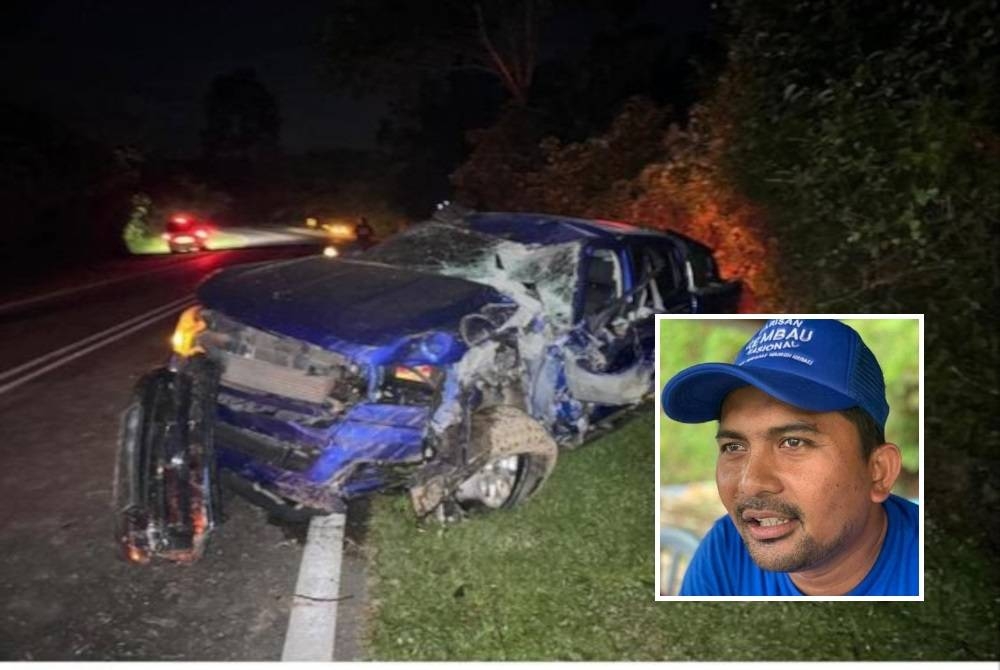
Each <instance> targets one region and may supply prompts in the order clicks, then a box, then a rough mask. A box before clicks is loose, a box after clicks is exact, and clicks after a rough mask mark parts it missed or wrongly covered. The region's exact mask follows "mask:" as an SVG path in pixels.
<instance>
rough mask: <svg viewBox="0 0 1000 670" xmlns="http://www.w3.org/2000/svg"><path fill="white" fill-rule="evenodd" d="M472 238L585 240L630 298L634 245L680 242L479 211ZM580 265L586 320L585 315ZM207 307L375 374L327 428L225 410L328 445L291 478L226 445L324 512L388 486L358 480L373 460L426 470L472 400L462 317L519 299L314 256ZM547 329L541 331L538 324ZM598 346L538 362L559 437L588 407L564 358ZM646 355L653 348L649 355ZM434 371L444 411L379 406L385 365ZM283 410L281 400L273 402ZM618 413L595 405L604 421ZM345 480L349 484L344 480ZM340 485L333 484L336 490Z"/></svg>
mask: <svg viewBox="0 0 1000 670" xmlns="http://www.w3.org/2000/svg"><path fill="white" fill-rule="evenodd" d="M465 224H466V225H467V226H468V227H469V228H470V229H472V230H474V231H477V232H481V233H486V234H489V235H493V236H497V237H500V238H504V239H508V240H512V241H515V242H519V243H522V244H530V245H541V246H547V245H556V244H565V243H567V242H573V241H581V240H582V241H585V242H586V243H587V244H588V246H587V247H585V255H586V256H590V255H592V254H593V249H594V248H605V249H610V250H611V251H613V252H614V253H615V255H616V256H617V258H618V260H619V265H620V267H621V269H622V277H621V278H622V290H623V293H624V294H625V295H628V294H629V293H630V292H632V291H633V289H634V288H635V283H636V281H637V277H636V276H635V274H634V273H633V271H632V259H631V256H630V254H629V252H628V251H627V250H626V247H625V246H624V245H623V244H622V239H623V238H631V239H633V240H635V239H642V238H654V237H655V238H657V239H660V240H663V239H664V238H669V239H672V240H675V241H677V242H678V243H679V244H682V243H683V238H680V237H679V236H668V235H660V234H656V233H650V231H647V230H644V229H640V228H636V227H633V226H627V225H624V224H614V223H606V222H597V221H589V220H583V219H572V218H567V217H554V216H548V215H535V214H472V215H470V216H467V217H466V219H465ZM586 262H587V261H586V260H585V261H584V262H583V263H580V264H579V267H578V273H579V275H580V276H578V277H577V282H576V284H577V293H576V295H575V297H574V301H573V302H574V310H573V312H574V315H575V318H574V321H578V320H579V315H580V314H581V312H582V303H583V288H582V284H583V282H582V275H583V273H584V272H586ZM198 297H199V300H200V301H201V303H202V304H203V305H204V306H205V307H207V308H209V309H215V310H219V311H220V312H222V313H224V314H225V315H226V316H228V317H230V318H232V319H235V320H237V321H239V322H241V323H243V324H246V325H249V326H253V327H256V328H259V329H262V330H266V331H270V332H272V333H278V334H280V335H282V336H287V337H291V338H295V339H299V340H303V341H306V342H309V343H312V344H314V345H317V346H319V347H322V348H324V349H327V350H329V351H333V352H336V353H339V354H341V355H344V356H347V357H348V358H350V359H351V360H353V361H355V362H356V363H357V364H358V365H360V366H363V367H364V368H365V369H366V371H367V375H368V389H367V393H368V398H367V401H363V402H361V403H360V404H357V405H355V406H354V407H352V408H350V409H349V410H348V412H347V414H346V415H344V416H342V417H339V418H338V420H337V422H336V423H334V424H333V425H331V426H328V427H325V428H315V427H310V426H304V425H300V424H299V423H296V422H293V421H286V420H281V419H276V418H274V417H268V416H265V415H262V414H258V413H254V412H237V411H234V410H232V409H230V408H227V407H224V406H223V405H219V410H218V419H219V420H220V421H223V422H225V423H229V424H231V425H234V426H238V427H240V428H244V429H249V430H252V431H255V432H258V433H261V434H263V435H267V436H271V437H274V438H277V439H281V440H287V441H293V442H300V443H303V444H309V445H313V446H315V447H318V448H319V450H320V455H319V457H318V458H317V459H316V461H315V462H314V463H313V465H312V467H310V468H309V469H308V471H306V472H301V473H298V472H288V471H283V470H280V469H278V468H276V467H274V466H271V465H269V464H266V463H259V462H254V461H253V459H251V458H248V457H247V456H246V455H244V454H242V453H239V452H236V451H234V450H232V449H229V448H227V446H226V445H225V444H220V445H219V447H220V449H219V462H220V465H222V467H225V468H229V469H231V470H233V471H235V472H237V473H238V474H240V475H241V476H243V477H245V478H247V479H250V480H251V481H256V482H258V483H260V484H262V485H264V486H265V487H267V488H270V489H272V490H274V491H275V492H277V493H278V494H279V495H283V496H285V497H288V498H291V499H293V500H296V501H299V502H302V503H304V504H308V505H312V506H316V507H319V508H326V509H332V508H333V505H334V504H335V500H336V498H337V497H351V496H353V495H359V494H361V493H365V492H368V491H372V490H375V489H378V488H379V487H380V486H382V485H383V484H384V479H383V478H381V477H380V476H379V474H378V471H377V469H375V470H369V471H365V472H363V473H362V474H361V475H360V476H355V477H353V478H351V477H348V476H347V475H348V474H350V473H352V472H353V473H355V474H357V472H358V470H357V468H358V467H359V466H361V465H362V464H366V463H379V464H393V463H396V464H419V463H420V462H421V460H422V458H423V450H424V445H425V440H426V437H427V435H428V432H429V430H430V428H431V426H432V425H437V426H440V425H443V424H446V423H447V421H448V417H447V416H446V415H447V414H448V413H450V412H455V411H456V410H457V408H458V404H459V403H460V401H461V398H460V395H461V387H460V384H459V380H458V379H457V377H456V375H455V374H454V369H453V368H454V364H455V363H456V362H458V361H459V360H460V359H461V358H462V356H463V355H464V354H465V353H466V351H467V350H468V347H467V346H466V345H465V343H464V342H463V341H462V339H461V337H460V336H459V335H458V330H459V324H460V322H461V320H462V318H463V317H464V316H466V315H468V314H471V313H474V312H476V311H477V310H479V309H481V308H482V307H483V306H485V305H488V304H497V303H506V304H511V305H513V304H514V301H513V300H512V299H511V298H510V297H508V296H505V295H504V294H502V293H501V292H499V291H498V290H496V289H494V288H492V287H490V286H485V285H483V284H478V283H474V282H470V281H465V280H463V279H459V278H454V277H445V276H441V275H436V274H429V273H424V272H419V271H416V270H411V269H407V268H402V267H394V266H388V265H383V264H378V263H369V262H364V261H353V260H341V259H338V260H336V261H335V262H331V259H327V258H323V257H314V258H306V259H299V260H293V261H284V262H279V263H270V264H263V265H255V266H249V267H246V268H236V269H230V270H226V271H223V272H220V273H218V274H216V275H214V276H213V277H212V278H210V279H209V280H208V281H206V282H205V283H204V284H203V285H202V286H201V287H200V288H199V291H198ZM533 325H534V327H535V328H539V327H541V323H540V322H538V321H537V319H536V322H535V323H534V324H533ZM585 340H586V338H585V337H583V336H582V334H581V333H580V332H579V329H577V330H571V331H570V332H569V333H567V334H566V335H564V336H562V338H561V340H560V341H559V342H555V343H549V346H547V347H546V348H545V352H544V354H543V356H542V359H541V360H539V361H536V362H535V363H534V365H533V368H534V371H533V374H532V375H531V377H532V384H533V385H532V387H531V389H530V392H529V409H530V411H531V413H532V414H533V415H534V416H536V417H538V418H545V419H547V420H548V421H547V423H548V425H550V426H551V428H552V429H553V430H554V431H555V432H556V433H563V434H565V433H571V432H572V431H573V430H574V426H575V425H577V423H578V422H579V421H580V420H581V419H582V418H583V417H584V410H585V407H584V404H583V403H581V402H579V401H577V400H575V399H573V398H572V397H570V394H569V392H568V389H567V382H566V375H565V369H564V365H563V359H564V356H565V354H566V351H565V349H566V348H567V347H569V348H572V349H580V348H581V347H583V346H584V345H585ZM643 340H644V341H643V342H642V345H643V349H644V350H643V351H642V352H640V357H641V358H642V359H644V360H651V358H652V341H651V339H649V340H647V339H646V338H643ZM645 349H648V351H646V350H645ZM425 363H426V364H433V365H438V366H441V367H443V368H444V372H445V375H446V377H445V382H444V384H443V386H442V388H441V396H440V398H439V400H438V402H439V404H438V405H437V407H436V409H435V412H434V414H433V416H432V413H431V408H430V407H427V406H408V405H393V404H385V403H380V402H378V399H377V393H378V388H379V384H380V383H381V382H382V375H383V372H382V368H383V366H386V365H391V364H403V365H416V364H425ZM268 402H269V403H272V402H274V403H275V404H276V406H280V404H281V401H280V400H277V399H275V398H269V399H268ZM613 409H614V408H613V407H596V408H594V414H593V418H599V417H601V416H603V415H605V414H607V413H608V412H609V411H611V410H613ZM338 478H340V480H339V481H338ZM335 481H336V482H337V484H336V485H335V486H331V485H332V484H333V483H334V482H335Z"/></svg>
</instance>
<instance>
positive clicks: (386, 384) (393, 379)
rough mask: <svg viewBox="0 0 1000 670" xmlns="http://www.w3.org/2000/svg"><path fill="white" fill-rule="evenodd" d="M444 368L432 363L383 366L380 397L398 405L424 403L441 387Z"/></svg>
mask: <svg viewBox="0 0 1000 670" xmlns="http://www.w3.org/2000/svg"><path fill="white" fill-rule="evenodd" d="M443 379H444V370H442V369H441V368H439V367H437V366H434V365H392V366H389V367H387V368H385V372H384V376H383V383H382V388H381V389H380V393H379V395H380V397H381V399H382V400H385V401H387V402H391V403H398V404H400V405H426V404H429V403H431V402H433V400H434V396H435V394H436V393H437V392H438V389H439V388H440V387H441V382H442V381H443Z"/></svg>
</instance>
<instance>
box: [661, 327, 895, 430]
mask: <svg viewBox="0 0 1000 670" xmlns="http://www.w3.org/2000/svg"><path fill="white" fill-rule="evenodd" d="M743 386H755V387H756V388H758V389H760V390H761V391H763V392H764V393H766V394H768V395H769V396H772V397H774V398H777V399H778V400H781V401H782V402H785V403H788V404H789V405H792V406H793V407H799V408H802V409H806V410H809V411H813V412H833V411H837V410H844V409H849V408H851V407H860V408H861V409H863V410H864V411H865V412H867V413H868V414H869V415H871V417H872V418H873V419H875V422H876V423H877V424H878V425H879V426H880V427H881V428H882V430H883V431H884V430H885V421H886V419H887V418H888V417H889V403H888V402H887V401H886V399H885V378H884V377H883V376H882V368H881V367H879V364H878V361H877V360H875V356H874V354H872V352H871V350H870V349H869V348H868V347H867V346H866V345H865V343H864V342H863V341H862V339H861V336H860V335H858V333H857V332H856V331H855V330H854V329H853V328H851V327H850V326H847V325H845V324H843V323H841V322H840V321H836V320H834V319H772V320H770V321H768V322H767V323H766V324H764V327H763V328H761V329H760V330H758V331H757V333H756V334H755V335H754V336H753V337H751V338H750V341H749V342H747V343H746V344H745V345H744V346H743V349H742V350H740V353H739V354H738V355H737V356H736V360H735V361H733V363H732V365H730V364H728V363H702V364H700V365H695V366H692V367H690V368H687V369H686V370H681V371H680V372H678V373H677V374H676V375H674V377H673V378H672V379H671V380H670V381H669V382H667V385H666V387H664V389H663V396H662V400H663V411H664V412H666V414H667V416H669V417H670V418H671V419H673V420H675V421H680V422H682V423H703V422H705V421H712V420H715V419H718V418H719V417H720V414H721V412H722V401H723V400H725V399H726V396H727V395H729V394H730V393H731V392H732V391H735V390H736V389H738V388H740V387H743Z"/></svg>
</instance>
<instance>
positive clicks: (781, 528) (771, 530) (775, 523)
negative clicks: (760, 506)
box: [740, 509, 798, 542]
mask: <svg viewBox="0 0 1000 670" xmlns="http://www.w3.org/2000/svg"><path fill="white" fill-rule="evenodd" d="M785 514H787V513H785V512H780V513H779V512H774V511H770V510H756V509H744V510H743V512H742V514H740V519H741V520H742V522H743V526H745V527H746V529H747V532H748V533H749V534H750V537H752V538H753V539H755V540H758V541H761V542H770V541H773V540H780V539H782V538H784V537H786V536H788V535H790V534H791V533H792V531H793V530H795V528H796V526H798V523H797V522H798V517H796V516H793V515H790V514H789V515H787V516H786V515H785Z"/></svg>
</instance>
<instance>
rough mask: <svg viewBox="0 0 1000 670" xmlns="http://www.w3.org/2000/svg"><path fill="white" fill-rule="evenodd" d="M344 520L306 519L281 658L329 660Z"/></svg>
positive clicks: (339, 516)
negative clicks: (297, 575) (306, 530)
mask: <svg viewBox="0 0 1000 670" xmlns="http://www.w3.org/2000/svg"><path fill="white" fill-rule="evenodd" d="M346 520H347V517H346V515H344V514H330V515H328V516H317V517H313V519H312V521H310V522H309V535H308V537H307V538H306V546H305V550H304V551H303V552H302V563H301V565H300V566H299V577H298V581H297V582H296V584H295V595H294V596H293V599H292V611H291V613H290V614H289V617H288V630H287V632H286V633H285V647H284V649H283V650H282V652H281V660H282V661H332V660H333V651H334V639H335V638H336V635H337V601H338V598H339V597H340V567H341V559H342V558H343V552H344V525H345V523H346Z"/></svg>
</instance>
